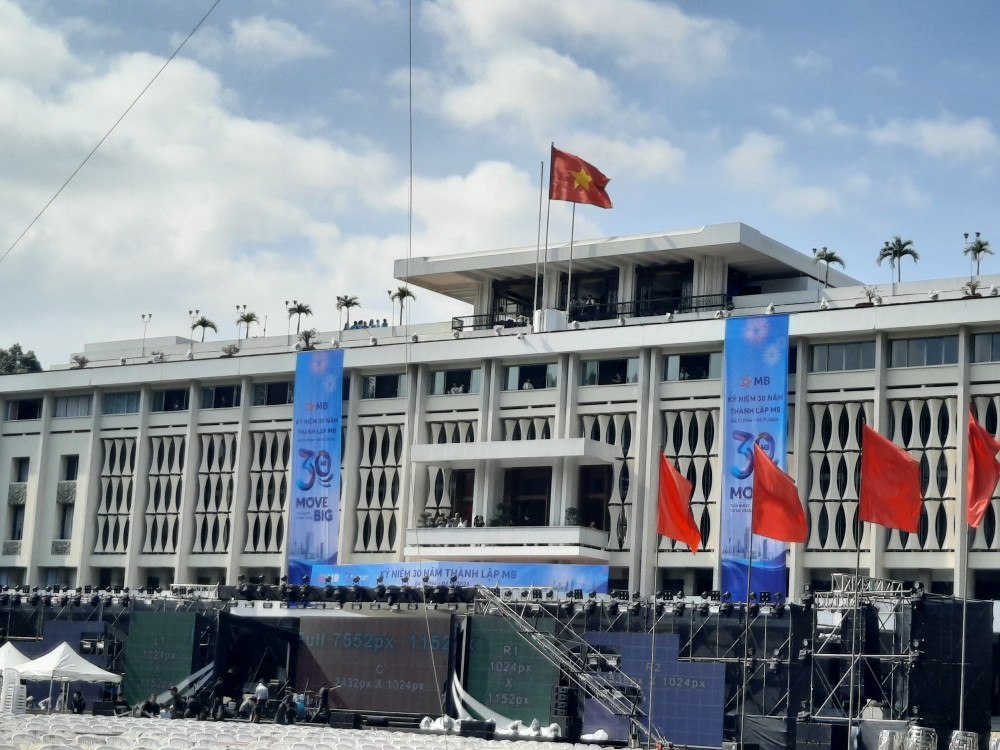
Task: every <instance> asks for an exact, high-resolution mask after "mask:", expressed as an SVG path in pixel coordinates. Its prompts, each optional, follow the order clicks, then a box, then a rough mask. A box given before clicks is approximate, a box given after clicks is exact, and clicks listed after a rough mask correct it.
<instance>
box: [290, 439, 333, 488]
mask: <svg viewBox="0 0 1000 750" xmlns="http://www.w3.org/2000/svg"><path fill="white" fill-rule="evenodd" d="M299 458H302V459H304V460H303V461H302V468H303V469H305V470H306V471H307V472H309V475H308V476H307V477H305V478H304V479H299V480H297V481H296V482H295V483H296V484H297V485H298V487H299V489H300V490H311V489H312V486H313V484H315V483H316V481H317V480H319V483H320V486H321V487H329V486H330V482H331V481H333V459H331V458H330V454H329V453H327V452H326V451H320V452H319V453H313V451H311V450H307V449H305V448H299Z"/></svg>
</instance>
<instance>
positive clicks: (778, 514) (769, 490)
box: [750, 443, 809, 543]
mask: <svg viewBox="0 0 1000 750" xmlns="http://www.w3.org/2000/svg"><path fill="white" fill-rule="evenodd" d="M750 528H751V529H752V531H753V533H754V534H757V535H759V536H766V537H767V538H768V539H777V540H778V541H781V542H800V543H804V542H805V541H806V540H807V539H808V538H809V522H808V521H806V512H805V510H804V509H803V508H802V501H801V500H799V491H798V490H797V489H795V482H793V481H792V478H791V477H790V476H788V475H787V474H786V473H785V472H783V471H782V470H781V469H779V468H778V467H777V466H776V465H775V463H774V461H772V460H771V459H770V458H769V457H768V455H767V454H766V453H765V452H764V451H763V449H761V447H760V446H759V445H758V444H757V443H754V446H753V513H752V522H751V525H750Z"/></svg>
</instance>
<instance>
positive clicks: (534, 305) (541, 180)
mask: <svg viewBox="0 0 1000 750" xmlns="http://www.w3.org/2000/svg"><path fill="white" fill-rule="evenodd" d="M543 195H545V162H544V161H543V162H542V166H541V169H540V170H539V172H538V238H537V239H536V240H535V293H534V296H533V297H532V298H531V325H532V328H534V325H535V310H537V309H538V254H539V252H540V251H541V249H542V196H543Z"/></svg>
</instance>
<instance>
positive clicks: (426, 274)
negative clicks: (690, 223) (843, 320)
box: [393, 222, 861, 304]
mask: <svg viewBox="0 0 1000 750" xmlns="http://www.w3.org/2000/svg"><path fill="white" fill-rule="evenodd" d="M713 256H714V257H723V258H725V260H726V262H727V263H728V264H729V266H730V267H731V268H733V269H735V270H737V271H741V272H743V273H746V274H750V275H752V276H761V275H770V274H776V275H781V274H789V275H799V274H802V275H805V276H811V277H813V278H815V279H817V280H822V279H823V275H824V274H825V273H826V268H825V266H823V265H822V264H820V263H816V262H815V261H814V260H813V259H812V257H811V256H809V255H805V254H803V253H800V252H798V251H797V250H793V249H792V248H790V247H788V246H787V245H783V244H781V243H780V242H777V241H776V240H773V239H771V238H770V237H767V236H765V235H763V234H761V233H760V232H759V231H757V230H756V229H754V228H753V227H749V226H747V225H746V224H742V223H739V222H735V223H732V224H711V225H707V226H702V227H697V228H695V229H681V230H676V231H670V232H653V233H650V234H631V235H623V236H618V237H605V238H602V239H596V240H580V241H577V242H576V243H574V245H573V272H574V273H585V272H588V271H596V270H605V269H612V268H617V267H620V266H621V265H622V264H623V262H627V263H634V264H635V265H637V266H658V265H665V264H668V263H683V262H690V261H694V260H696V259H699V258H704V257H713ZM539 260H540V259H539ZM535 262H536V251H535V247H533V246H532V247H518V248H511V249H507V250H487V251H485V252H471V253H458V254H452V255H437V256H424V257H420V258H411V259H410V260H409V263H407V261H406V260H397V261H396V263H395V267H394V269H393V270H394V273H395V276H396V278H397V279H399V280H400V281H402V280H404V279H406V278H408V279H409V283H411V284H413V285H415V286H419V287H423V288H424V289H430V290H431V291H434V292H438V293H440V294H444V295H446V296H448V297H452V298H454V299H458V300H461V301H463V302H468V303H470V304H471V303H473V302H474V301H475V297H476V291H477V286H478V284H480V283H482V282H487V281H492V280H505V279H522V278H529V277H532V276H534V274H535ZM568 264H569V243H560V244H554V243H551V242H550V243H549V250H548V261H547V265H548V266H549V271H552V270H555V271H556V272H561V271H565V270H566V268H567V266H568ZM407 272H408V275H407ZM860 284H861V282H860V281H858V280H857V279H854V278H852V277H850V276H848V275H847V274H845V273H843V272H841V271H838V270H837V269H835V268H831V269H830V286H832V287H841V286H858V285H860Z"/></svg>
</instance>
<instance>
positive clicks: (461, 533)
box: [407, 526, 608, 550]
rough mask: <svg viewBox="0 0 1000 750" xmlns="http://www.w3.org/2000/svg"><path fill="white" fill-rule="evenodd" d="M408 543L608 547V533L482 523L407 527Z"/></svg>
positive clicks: (580, 527)
mask: <svg viewBox="0 0 1000 750" xmlns="http://www.w3.org/2000/svg"><path fill="white" fill-rule="evenodd" d="M407 544H408V545H410V546H416V545H419V546H420V547H552V546H557V547H567V546H571V547H590V548H591V549H598V550H603V549H605V548H606V547H607V546H608V532H607V531H601V530H600V529H590V528H587V527H584V526H483V527H474V526H470V527H466V528H449V527H428V528H418V529H409V530H408V531H407Z"/></svg>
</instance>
